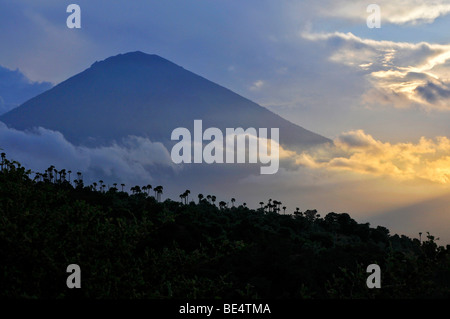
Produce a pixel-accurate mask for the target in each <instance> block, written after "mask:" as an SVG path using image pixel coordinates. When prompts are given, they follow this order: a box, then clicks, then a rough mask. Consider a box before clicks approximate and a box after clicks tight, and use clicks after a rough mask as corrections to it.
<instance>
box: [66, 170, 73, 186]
mask: <svg viewBox="0 0 450 319" xmlns="http://www.w3.org/2000/svg"><path fill="white" fill-rule="evenodd" d="M67 173H68V174H69V183H70V174H72V171H68V172H67Z"/></svg>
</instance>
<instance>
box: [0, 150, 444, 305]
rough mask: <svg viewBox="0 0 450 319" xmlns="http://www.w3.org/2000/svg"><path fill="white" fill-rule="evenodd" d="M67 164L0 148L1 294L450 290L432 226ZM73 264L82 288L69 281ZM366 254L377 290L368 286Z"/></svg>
mask: <svg viewBox="0 0 450 319" xmlns="http://www.w3.org/2000/svg"><path fill="white" fill-rule="evenodd" d="M67 173H68V172H66V171H64V170H55V168H53V167H50V168H49V169H48V170H47V171H46V172H42V174H37V175H36V176H35V177H33V179H32V178H31V177H30V172H29V171H27V170H26V168H24V167H22V166H21V165H20V164H18V163H11V162H9V161H8V160H7V159H6V158H5V157H4V156H2V162H1V170H0V220H1V222H0V258H1V260H2V263H1V264H0V286H1V287H2V289H1V290H0V295H1V297H3V298H5V297H7V298H11V297H13V298H51V299H53V298H75V297H76V298H90V299H104V298H108V299H111V298H113V299H114V298H127V299H128V298H130V299H136V298H145V299H161V298H164V299H166V298H170V299H172V298H211V299H212V298H246V299H247V298H276V299H277V298H281V299H285V298H313V299H317V298H321V299H322V298H448V297H449V296H450V247H449V246H447V247H446V248H444V247H439V246H438V245H437V244H436V243H435V241H434V237H433V236H432V235H430V234H427V235H426V234H424V235H423V238H422V239H423V240H422V241H419V239H411V238H408V237H406V236H401V237H399V236H397V235H395V236H391V235H390V234H389V230H388V229H386V228H384V227H377V228H371V227H370V225H368V224H358V223H357V222H355V221H354V220H353V219H352V218H351V217H350V216H349V215H348V214H345V213H340V214H338V213H329V214H327V215H326V216H318V215H317V213H316V211H314V210H309V211H306V212H300V211H298V210H292V209H291V210H290V211H289V210H288V211H286V212H284V211H283V210H284V208H281V207H280V206H281V205H280V204H278V202H276V201H275V200H268V201H265V202H262V203H261V208H260V209H257V210H251V209H248V208H247V207H246V206H247V205H246V204H245V203H243V202H242V201H241V200H240V199H239V198H238V194H237V195H236V198H237V200H236V203H235V202H234V201H232V205H230V206H227V205H226V202H225V201H222V199H220V198H217V199H216V198H215V197H214V196H213V195H211V196H208V195H207V194H203V197H202V196H197V194H195V195H194V194H189V192H185V193H183V194H180V200H177V201H174V200H171V199H165V200H163V198H161V197H162V196H163V194H164V192H163V188H162V187H157V186H156V185H153V188H150V185H145V186H143V187H136V186H133V187H132V188H131V191H132V194H129V193H127V192H124V191H122V188H123V187H124V186H125V190H127V189H129V188H130V187H129V186H126V185H123V186H122V185H120V184H119V185H117V186H114V187H112V188H110V189H106V188H105V187H104V186H103V185H102V183H101V182H99V184H93V185H84V183H83V181H82V175H81V173H80V174H75V173H73V174H72V179H71V180H70V178H71V177H70V175H68V174H67ZM74 176H76V179H75V181H74ZM69 180H70V182H69ZM199 195H200V194H199ZM227 201H228V200H227ZM238 203H240V204H238ZM278 208H279V209H278ZM73 263H76V264H78V265H79V266H80V267H81V269H82V287H83V288H82V289H73V290H69V289H67V287H66V279H67V273H66V267H67V266H68V265H69V264H73ZM373 263H376V264H378V265H379V266H380V267H381V271H382V289H368V288H367V286H366V278H367V276H368V274H367V273H366V271H365V270H366V267H367V265H369V264H373Z"/></svg>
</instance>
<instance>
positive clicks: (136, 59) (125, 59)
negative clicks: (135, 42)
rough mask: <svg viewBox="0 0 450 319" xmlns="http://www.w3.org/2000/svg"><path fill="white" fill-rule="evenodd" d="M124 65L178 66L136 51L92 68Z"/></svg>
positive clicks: (100, 62)
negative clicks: (157, 64)
mask: <svg viewBox="0 0 450 319" xmlns="http://www.w3.org/2000/svg"><path fill="white" fill-rule="evenodd" d="M123 63H136V64H152V63H153V64H155V63H167V64H172V65H174V66H175V65H176V64H174V63H172V62H170V61H169V60H167V59H164V58H163V57H161V56H159V55H156V54H147V53H144V52H142V51H134V52H127V53H120V54H118V55H115V56H111V57H109V58H106V59H105V60H102V61H96V62H94V63H93V64H92V65H91V67H94V66H101V65H109V66H110V65H114V64H123Z"/></svg>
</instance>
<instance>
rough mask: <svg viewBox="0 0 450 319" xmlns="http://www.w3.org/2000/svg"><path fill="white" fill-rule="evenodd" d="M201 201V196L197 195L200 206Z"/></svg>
mask: <svg viewBox="0 0 450 319" xmlns="http://www.w3.org/2000/svg"><path fill="white" fill-rule="evenodd" d="M202 199H203V194H198V203H199V204H200V203H201V201H202Z"/></svg>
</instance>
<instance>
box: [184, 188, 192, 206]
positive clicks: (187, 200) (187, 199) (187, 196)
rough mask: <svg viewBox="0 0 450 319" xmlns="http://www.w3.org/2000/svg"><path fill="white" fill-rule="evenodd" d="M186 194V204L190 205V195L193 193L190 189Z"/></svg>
mask: <svg viewBox="0 0 450 319" xmlns="http://www.w3.org/2000/svg"><path fill="white" fill-rule="evenodd" d="M184 193H185V194H186V204H189V194H190V193H191V191H190V190H189V189H186V191H185V192H184Z"/></svg>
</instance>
